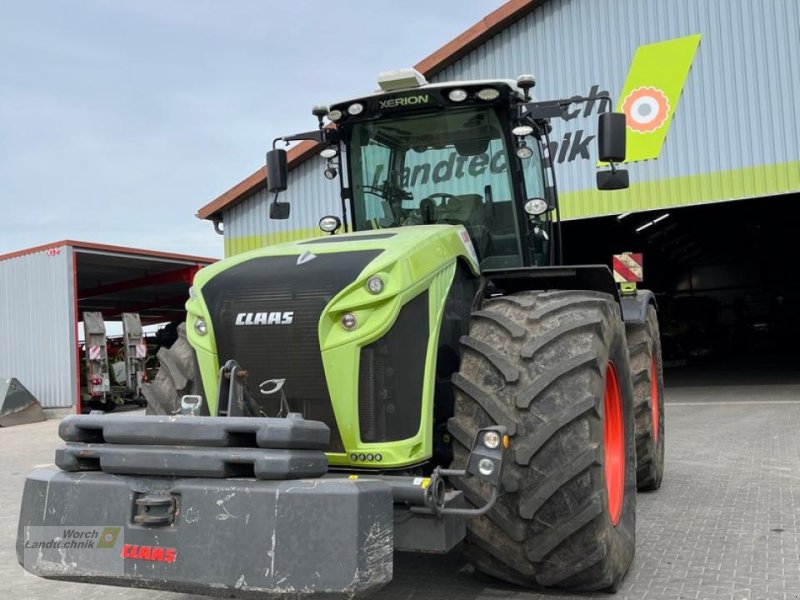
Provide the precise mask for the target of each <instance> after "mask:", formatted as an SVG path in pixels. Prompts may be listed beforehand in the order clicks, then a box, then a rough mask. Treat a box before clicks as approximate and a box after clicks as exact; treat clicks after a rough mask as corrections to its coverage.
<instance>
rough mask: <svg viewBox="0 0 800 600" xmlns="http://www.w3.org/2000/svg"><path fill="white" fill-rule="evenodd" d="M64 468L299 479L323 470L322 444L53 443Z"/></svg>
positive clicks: (119, 472)
mask: <svg viewBox="0 0 800 600" xmlns="http://www.w3.org/2000/svg"><path fill="white" fill-rule="evenodd" d="M55 462H56V466H58V468H59V469H62V470H64V471H103V472H106V473H113V474H117V475H159V476H165V477H210V478H215V479H216V478H230V477H245V478H251V479H271V480H279V479H303V478H306V479H308V478H313V477H320V476H322V475H324V474H325V472H326V471H327V470H328V459H327V458H326V456H325V453H324V452H322V450H297V449H293V450H287V449H274V448H220V447H217V448H198V447H175V446H154V445H131V444H127V445H122V444H84V443H80V442H67V443H66V444H64V445H62V446H60V447H59V448H57V449H56V460H55Z"/></svg>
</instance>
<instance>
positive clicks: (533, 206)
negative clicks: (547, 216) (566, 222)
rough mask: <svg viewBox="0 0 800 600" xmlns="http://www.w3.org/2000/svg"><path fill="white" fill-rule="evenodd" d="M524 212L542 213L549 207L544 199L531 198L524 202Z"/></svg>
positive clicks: (536, 214)
mask: <svg viewBox="0 0 800 600" xmlns="http://www.w3.org/2000/svg"><path fill="white" fill-rule="evenodd" d="M524 208H525V212H526V213H528V214H529V215H535V216H538V215H543V214H544V213H546V212H547V209H548V208H550V207H549V206H548V205H547V202H546V201H545V200H542V199H541V198H533V199H531V200H528V201H527V202H526V203H525V207H524Z"/></svg>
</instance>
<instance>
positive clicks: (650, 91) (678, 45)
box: [617, 34, 700, 162]
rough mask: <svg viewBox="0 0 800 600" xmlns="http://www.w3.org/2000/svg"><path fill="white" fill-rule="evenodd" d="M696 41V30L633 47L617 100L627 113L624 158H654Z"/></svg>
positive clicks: (658, 149)
mask: <svg viewBox="0 0 800 600" xmlns="http://www.w3.org/2000/svg"><path fill="white" fill-rule="evenodd" d="M699 43H700V34H696V35H689V36H686V37H682V38H677V39H674V40H667V41H664V42H657V43H655V44H647V45H645V46H639V48H638V49H637V50H636V54H635V55H634V57H633V62H632V63H631V68H630V71H628V78H627V79H626V80H625V85H624V87H623V88H622V93H621V94H620V96H619V102H618V104H617V110H618V111H619V112H624V113H625V115H626V117H627V119H626V121H627V125H628V136H627V159H626V162H634V161H637V160H647V159H651V158H658V155H659V153H660V152H661V146H662V145H663V144H664V140H665V139H666V137H667V131H669V126H670V124H671V123H672V116H673V115H674V114H675V110H676V109H677V108H678V101H679V100H680V97H681V92H682V91H683V85H684V83H685V82H686V77H687V76H688V75H689V68H690V67H691V66H692V61H693V60H694V55H695V52H696V51H697V46H698V44H699Z"/></svg>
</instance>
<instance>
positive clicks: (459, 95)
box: [447, 89, 467, 102]
mask: <svg viewBox="0 0 800 600" xmlns="http://www.w3.org/2000/svg"><path fill="white" fill-rule="evenodd" d="M447 97H448V98H450V100H451V101H452V102H463V101H464V100H466V99H467V92H466V91H465V90H462V89H455V90H450V93H449V94H447Z"/></svg>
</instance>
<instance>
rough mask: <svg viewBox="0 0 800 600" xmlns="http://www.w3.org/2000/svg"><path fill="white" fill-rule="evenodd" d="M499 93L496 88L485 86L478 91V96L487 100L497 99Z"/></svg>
mask: <svg viewBox="0 0 800 600" xmlns="http://www.w3.org/2000/svg"><path fill="white" fill-rule="evenodd" d="M499 95H500V92H498V91H497V90H496V89H494V88H483V89H482V90H480V91H479V92H478V98H480V99H481V100H485V101H486V102H489V101H491V100H495V99H497V97H498V96H499Z"/></svg>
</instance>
